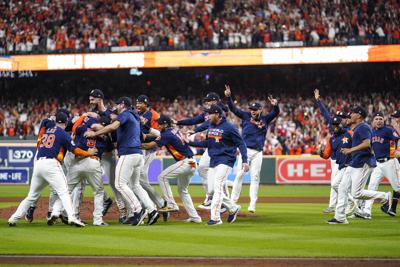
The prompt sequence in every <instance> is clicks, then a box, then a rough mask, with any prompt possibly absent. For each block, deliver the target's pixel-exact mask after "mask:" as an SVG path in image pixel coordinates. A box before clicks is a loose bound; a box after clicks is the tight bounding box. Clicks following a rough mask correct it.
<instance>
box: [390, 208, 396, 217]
mask: <svg viewBox="0 0 400 267" xmlns="http://www.w3.org/2000/svg"><path fill="white" fill-rule="evenodd" d="M388 214H389V215H390V216H392V217H395V216H396V215H397V213H396V211H395V210H389V211H388Z"/></svg>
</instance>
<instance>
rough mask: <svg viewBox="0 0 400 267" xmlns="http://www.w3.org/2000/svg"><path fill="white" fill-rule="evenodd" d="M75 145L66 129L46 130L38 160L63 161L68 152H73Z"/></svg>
mask: <svg viewBox="0 0 400 267" xmlns="http://www.w3.org/2000/svg"><path fill="white" fill-rule="evenodd" d="M73 146H74V143H73V141H72V139H71V136H70V135H69V134H67V132H65V130H64V129H62V128H60V127H58V126H55V127H52V128H48V129H46V131H45V132H44V134H43V135H42V138H41V141H40V144H39V150H38V154H37V159H40V158H48V159H57V160H59V161H62V160H63V158H64V154H65V152H66V150H69V151H71V150H72V147H73Z"/></svg>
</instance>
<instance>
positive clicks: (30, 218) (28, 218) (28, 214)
mask: <svg viewBox="0 0 400 267" xmlns="http://www.w3.org/2000/svg"><path fill="white" fill-rule="evenodd" d="M35 209H36V207H35V206H31V207H29V209H28V210H27V211H26V214H25V220H26V221H28V222H29V223H31V222H32V221H33V213H34V212H35Z"/></svg>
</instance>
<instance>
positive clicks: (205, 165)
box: [176, 92, 228, 209]
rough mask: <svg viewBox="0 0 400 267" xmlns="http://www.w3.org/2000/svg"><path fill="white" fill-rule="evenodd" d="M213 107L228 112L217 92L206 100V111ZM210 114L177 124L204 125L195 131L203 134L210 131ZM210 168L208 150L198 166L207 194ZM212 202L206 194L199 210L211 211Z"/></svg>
mask: <svg viewBox="0 0 400 267" xmlns="http://www.w3.org/2000/svg"><path fill="white" fill-rule="evenodd" d="M211 105H218V106H219V107H220V108H221V109H222V110H223V111H225V112H227V111H228V110H227V108H226V107H225V105H224V104H223V103H222V102H221V99H220V98H219V95H218V94H217V93H215V92H210V93H208V94H207V95H206V96H205V98H204V106H205V108H206V109H208V108H209V107H210V106H211ZM207 120H208V112H207V111H204V112H203V113H201V114H199V115H197V116H195V117H193V118H188V119H184V120H180V121H178V122H177V123H176V124H177V125H180V126H185V125H186V126H192V125H197V124H202V123H203V124H202V125H200V126H199V127H197V128H196V129H195V132H201V131H204V130H206V129H208V126H209V124H208V122H207ZM209 166H210V157H209V155H208V150H207V149H206V150H205V151H204V153H203V155H201V158H200V161H199V166H198V169H197V170H198V172H199V174H200V177H201V178H202V183H203V188H204V190H205V192H208V186H207V177H208V175H207V173H208V169H209ZM211 201H212V196H211V195H207V193H206V198H205V199H204V201H203V203H202V204H201V205H199V208H202V209H210V207H211Z"/></svg>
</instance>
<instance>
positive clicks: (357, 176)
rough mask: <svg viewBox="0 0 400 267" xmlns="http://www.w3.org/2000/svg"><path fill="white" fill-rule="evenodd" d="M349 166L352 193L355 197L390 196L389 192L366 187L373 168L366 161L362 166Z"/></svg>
mask: <svg viewBox="0 0 400 267" xmlns="http://www.w3.org/2000/svg"><path fill="white" fill-rule="evenodd" d="M348 168H349V170H350V176H351V194H352V195H353V197H354V198H355V199H362V200H368V199H377V198H378V199H386V198H387V197H388V194H387V193H385V192H378V191H373V190H365V189H364V188H365V185H366V183H367V180H368V178H369V176H370V175H371V172H372V169H373V168H372V167H370V166H369V165H368V164H366V163H365V164H364V166H363V167H361V168H353V167H348Z"/></svg>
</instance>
